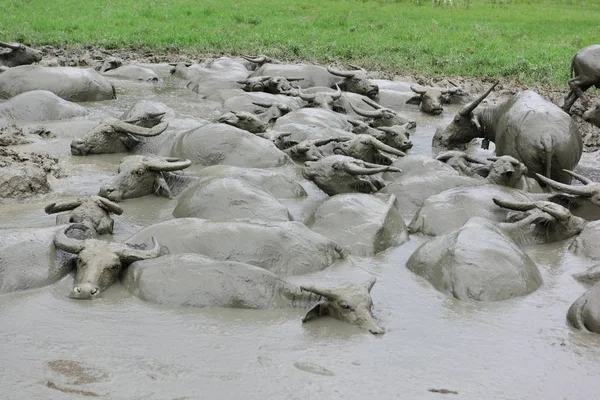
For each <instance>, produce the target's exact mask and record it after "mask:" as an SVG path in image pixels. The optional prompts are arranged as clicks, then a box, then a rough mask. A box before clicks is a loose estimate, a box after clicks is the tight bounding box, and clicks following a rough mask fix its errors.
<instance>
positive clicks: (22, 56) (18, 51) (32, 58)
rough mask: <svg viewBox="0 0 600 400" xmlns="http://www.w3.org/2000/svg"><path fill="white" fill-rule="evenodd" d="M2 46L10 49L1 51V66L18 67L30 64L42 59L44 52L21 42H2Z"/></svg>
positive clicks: (0, 43)
mask: <svg viewBox="0 0 600 400" xmlns="http://www.w3.org/2000/svg"><path fill="white" fill-rule="evenodd" d="M0 47H4V48H6V49H9V51H7V52H3V53H0V66H4V67H9V68H12V67H17V66H19V65H29V64H33V63H36V62H40V61H41V60H42V52H41V51H39V50H36V49H32V48H31V47H27V46H24V45H22V44H19V43H4V42H0Z"/></svg>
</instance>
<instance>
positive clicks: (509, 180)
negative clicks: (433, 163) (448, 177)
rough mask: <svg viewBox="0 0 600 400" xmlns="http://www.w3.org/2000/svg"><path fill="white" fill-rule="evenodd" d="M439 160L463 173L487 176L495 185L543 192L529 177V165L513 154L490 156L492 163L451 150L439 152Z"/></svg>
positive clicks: (474, 176)
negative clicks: (512, 155)
mask: <svg viewBox="0 0 600 400" xmlns="http://www.w3.org/2000/svg"><path fill="white" fill-rule="evenodd" d="M436 159H437V160H439V161H442V162H445V163H446V164H448V165H450V166H452V167H453V168H454V169H456V170H457V171H458V172H459V173H460V174H461V175H466V176H469V177H473V178H485V179H486V180H487V181H488V182H489V183H492V184H495V185H502V186H509V187H513V188H516V189H521V190H523V191H526V192H530V193H533V192H538V193H541V192H542V188H541V187H540V185H539V184H538V183H537V181H536V180H535V179H533V178H528V177H527V176H526V174H527V167H526V166H525V164H523V163H522V162H520V161H519V160H517V159H516V158H514V157H511V156H500V157H488V158H487V160H488V161H491V163H487V164H486V163H484V162H483V161H481V160H479V159H477V158H476V157H473V156H471V155H469V154H467V153H465V152H462V151H457V150H451V151H447V152H444V153H442V154H439V155H438V156H437V157H436Z"/></svg>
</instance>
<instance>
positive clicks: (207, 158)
mask: <svg viewBox="0 0 600 400" xmlns="http://www.w3.org/2000/svg"><path fill="white" fill-rule="evenodd" d="M171 156H174V157H180V158H187V159H190V160H192V162H193V163H194V164H196V165H202V166H205V167H208V166H209V165H217V164H222V165H232V166H235V167H250V168H270V167H279V166H282V165H285V164H287V163H289V162H291V160H290V158H289V157H288V156H287V155H286V154H285V153H283V152H282V151H281V150H279V149H278V148H277V147H276V146H275V144H274V143H272V142H271V141H268V140H265V139H263V138H260V137H258V136H256V135H253V134H252V133H250V132H247V131H244V130H242V129H239V128H236V127H233V126H229V125H226V124H208V125H204V126H201V127H199V128H196V129H192V130H190V131H188V132H185V133H183V134H181V135H179V136H178V137H177V138H176V139H175V141H174V143H173V146H172V148H171Z"/></svg>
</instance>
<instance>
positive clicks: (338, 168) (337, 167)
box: [331, 164, 341, 171]
mask: <svg viewBox="0 0 600 400" xmlns="http://www.w3.org/2000/svg"><path fill="white" fill-rule="evenodd" d="M331 168H333V169H334V170H336V171H338V170H340V169H341V167H340V166H339V165H338V164H333V165H332V167H331Z"/></svg>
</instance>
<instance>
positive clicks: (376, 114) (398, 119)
mask: <svg viewBox="0 0 600 400" xmlns="http://www.w3.org/2000/svg"><path fill="white" fill-rule="evenodd" d="M362 100H363V101H364V102H365V103H367V104H368V105H370V106H371V107H373V108H375V111H371V110H363V109H360V108H357V107H355V106H354V104H352V102H351V101H349V102H348V103H349V104H350V108H352V110H354V112H355V113H357V114H358V115H360V116H361V117H366V118H371V122H370V123H369V125H371V126H372V127H375V128H379V127H381V126H394V125H404V124H409V127H410V128H415V127H416V126H417V122H416V121H415V120H413V119H409V118H406V117H403V116H402V115H400V114H398V113H397V112H396V111H394V110H391V109H389V108H386V107H382V106H380V105H379V104H377V103H375V102H374V101H373V100H370V99H365V98H363V99H362Z"/></svg>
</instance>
